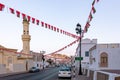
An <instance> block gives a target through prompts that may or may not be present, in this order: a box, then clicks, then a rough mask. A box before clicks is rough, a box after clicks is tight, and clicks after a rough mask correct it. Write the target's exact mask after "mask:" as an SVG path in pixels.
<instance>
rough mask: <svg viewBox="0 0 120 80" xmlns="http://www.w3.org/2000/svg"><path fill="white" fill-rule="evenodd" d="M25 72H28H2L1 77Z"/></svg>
mask: <svg viewBox="0 0 120 80" xmlns="http://www.w3.org/2000/svg"><path fill="white" fill-rule="evenodd" d="M24 73H27V71H23V72H13V73H5V74H0V77H5V76H10V75H18V74H24Z"/></svg>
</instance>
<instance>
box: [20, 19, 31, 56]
mask: <svg viewBox="0 0 120 80" xmlns="http://www.w3.org/2000/svg"><path fill="white" fill-rule="evenodd" d="M30 40H31V36H30V35H29V21H28V20H27V19H26V18H24V19H23V34H22V41H23V50H22V53H25V54H30Z"/></svg>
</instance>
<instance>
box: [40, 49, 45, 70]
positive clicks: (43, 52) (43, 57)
mask: <svg viewBox="0 0 120 80" xmlns="http://www.w3.org/2000/svg"><path fill="white" fill-rule="evenodd" d="M40 53H41V54H42V61H43V69H44V62H45V56H44V54H45V51H40Z"/></svg>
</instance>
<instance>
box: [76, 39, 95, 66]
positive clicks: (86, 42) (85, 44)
mask: <svg viewBox="0 0 120 80" xmlns="http://www.w3.org/2000/svg"><path fill="white" fill-rule="evenodd" d="M96 44H97V39H92V40H90V39H82V41H81V56H82V57H83V60H82V61H81V63H82V67H84V68H85V67H87V66H88V64H89V49H90V48H91V47H93V46H94V45H96ZM79 50H80V46H79V45H78V47H77V49H76V57H77V56H79ZM86 52H88V56H86ZM75 65H76V67H79V61H77V60H76V61H75Z"/></svg>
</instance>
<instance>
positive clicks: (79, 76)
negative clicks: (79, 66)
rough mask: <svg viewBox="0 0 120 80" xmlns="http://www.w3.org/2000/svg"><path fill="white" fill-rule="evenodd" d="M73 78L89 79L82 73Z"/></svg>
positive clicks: (76, 79)
mask: <svg viewBox="0 0 120 80" xmlns="http://www.w3.org/2000/svg"><path fill="white" fill-rule="evenodd" d="M75 80H90V79H89V78H88V77H86V76H84V75H76V77H75Z"/></svg>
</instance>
